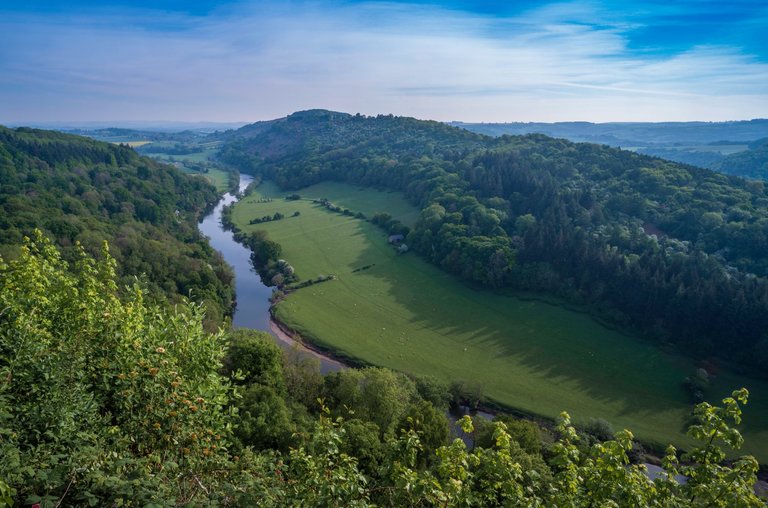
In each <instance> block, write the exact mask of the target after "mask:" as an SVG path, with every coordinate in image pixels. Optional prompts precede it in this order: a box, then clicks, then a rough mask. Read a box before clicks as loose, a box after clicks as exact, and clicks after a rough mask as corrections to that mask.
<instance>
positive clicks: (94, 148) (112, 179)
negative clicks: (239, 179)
mask: <svg viewBox="0 0 768 508" xmlns="http://www.w3.org/2000/svg"><path fill="white" fill-rule="evenodd" d="M217 200H218V194H217V192H216V190H215V189H214V188H213V187H212V186H211V185H209V184H208V183H206V182H205V181H204V180H203V179H200V178H190V177H187V176H185V175H183V174H182V173H180V172H179V171H178V170H177V169H176V168H174V167H172V166H169V165H164V164H159V163H156V162H154V161H153V160H151V159H148V158H146V157H141V156H139V155H138V154H137V153H136V152H135V151H134V150H132V149H131V148H128V147H127V146H119V145H115V144H109V143H103V142H99V141H94V140H92V139H88V138H83V137H80V136H73V135H69V134H63V133H60V132H53V131H44V130H37V129H30V128H18V129H8V128H5V127H0V253H2V254H3V255H4V257H8V256H10V257H13V256H14V255H15V254H14V253H15V252H16V249H18V246H19V245H21V243H22V238H23V237H24V236H31V235H32V232H33V230H34V229H35V228H39V229H41V230H43V232H44V233H45V234H47V235H48V236H49V237H51V238H53V239H55V241H56V242H57V243H58V244H59V245H60V246H61V247H62V248H63V249H64V250H63V252H64V255H65V256H66V257H76V253H75V248H74V245H75V243H76V242H80V243H81V244H82V245H83V246H84V247H85V248H86V249H87V250H88V251H90V252H91V253H93V254H98V253H99V252H100V249H101V245H102V243H103V241H105V240H107V241H108V242H109V244H110V251H111V253H112V255H113V256H114V257H115V258H116V259H117V261H118V262H119V266H120V268H121V275H122V276H123V277H124V280H125V282H130V281H131V278H132V276H141V277H143V279H144V280H145V283H146V284H147V285H148V286H149V287H150V288H152V289H154V290H155V294H156V295H157V296H163V295H164V297H167V298H170V299H171V300H176V299H178V298H179V296H190V295H191V296H192V298H193V299H194V300H196V301H200V302H205V303H206V305H207V307H208V311H209V318H210V319H211V322H212V324H213V323H216V322H221V320H222V319H223V317H224V315H225V314H227V313H229V312H230V311H231V306H232V298H233V295H232V288H231V282H232V281H231V277H232V275H231V273H230V270H229V268H228V267H227V266H226V265H225V263H224V262H223V260H222V259H221V258H220V256H219V255H218V254H217V253H216V252H215V251H213V249H211V247H210V246H209V245H208V243H207V242H206V241H205V240H204V239H203V238H202V237H201V236H200V234H199V232H198V230H197V219H198V217H199V215H200V214H201V213H202V212H203V211H204V210H205V209H206V208H207V207H209V206H210V205H211V204H213V203H215V202H216V201H217Z"/></svg>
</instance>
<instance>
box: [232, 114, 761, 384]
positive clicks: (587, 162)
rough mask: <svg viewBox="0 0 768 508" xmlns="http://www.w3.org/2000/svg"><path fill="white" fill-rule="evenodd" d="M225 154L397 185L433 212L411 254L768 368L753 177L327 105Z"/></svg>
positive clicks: (310, 175) (265, 128) (251, 135)
mask: <svg viewBox="0 0 768 508" xmlns="http://www.w3.org/2000/svg"><path fill="white" fill-rule="evenodd" d="M747 123H748V124H752V122H747ZM764 124H765V122H763V121H758V122H754V125H764ZM742 127H743V126H742ZM703 128H704V129H705V130H706V128H707V127H706V126H704V127H703ZM720 135H721V132H715V133H710V134H709V136H710V138H701V139H713V138H717V137H719V136H720ZM751 135H752V134H743V136H751ZM221 156H222V157H224V158H225V160H226V161H227V162H230V163H232V164H237V165H239V167H240V169H241V170H242V171H246V172H252V173H254V174H260V175H263V176H265V177H268V178H271V179H274V180H275V181H277V183H278V184H280V185H281V186H283V187H285V188H290V189H293V188H300V187H302V186H305V185H310V184H314V183H318V182H321V181H326V180H336V181H345V182H350V183H353V184H356V185H367V186H377V187H385V188H391V189H397V190H400V191H402V192H404V193H405V195H406V196H407V197H408V199H409V200H410V201H411V202H412V203H414V204H416V205H417V206H418V207H419V208H421V210H422V219H421V220H420V221H419V222H418V223H417V224H416V225H415V227H414V228H413V229H412V230H411V231H410V233H409V234H408V237H407V243H408V245H409V246H410V247H411V248H412V249H413V250H415V251H416V252H418V253H419V254H420V255H422V256H423V257H425V258H426V259H428V260H429V261H431V262H432V263H434V264H436V265H438V266H440V267H441V268H443V269H444V270H447V271H449V272H451V273H454V274H456V275H457V276H459V277H461V278H463V279H465V280H467V281H468V282H471V283H472V284H477V285H482V286H488V287H496V288H499V287H512V288H517V289H525V290H534V291H543V292H548V293H552V294H555V295H558V296H560V297H564V298H567V299H569V300H571V301H573V302H576V303H579V304H582V305H586V306H589V307H590V308H591V309H592V311H593V312H594V313H595V314H597V315H600V316H603V317H604V318H607V319H609V320H611V321H614V322H615V323H617V324H620V325H622V326H626V327H630V328H634V329H636V330H641V331H642V332H643V333H645V334H647V335H649V336H654V337H656V338H657V339H659V340H663V341H666V342H674V343H676V344H678V346H679V347H680V349H681V350H682V351H685V352H686V353H688V354H690V355H693V356H707V355H718V356H723V357H727V358H729V359H730V360H735V361H739V362H742V363H744V364H750V365H753V366H760V367H761V368H764V367H766V366H768V340H766V339H765V338H764V336H765V330H766V329H768V279H766V276H768V194H766V191H765V188H764V186H763V185H761V184H758V183H756V182H748V181H745V180H743V179H740V178H736V177H731V176H727V175H723V174H720V173H717V172H714V171H710V170H707V169H701V168H697V167H693V166H688V165H683V164H677V163H674V162H669V161H665V160H661V159H658V158H653V157H648V156H645V155H641V154H638V153H634V152H630V151H624V150H617V149H614V148H610V147H606V146H601V145H596V144H579V143H572V142H570V141H567V140H563V139H554V138H551V137H547V136H544V135H541V134H528V135H525V136H504V137H497V138H494V137H489V136H484V135H481V134H476V133H472V132H469V131H468V130H465V129H459V128H455V127H452V126H449V125H446V124H442V123H438V122H428V121H420V120H415V119H412V118H400V117H393V116H391V115H387V116H383V115H381V116H378V117H365V116H360V115H354V116H353V115H348V114H344V113H337V112H330V111H307V112H301V113H297V114H294V115H291V116H289V117H287V118H283V119H279V120H276V121H274V122H272V123H271V124H260V125H258V126H245V127H243V128H242V129H240V130H238V131H235V132H234V133H232V135H231V139H230V140H229V141H228V142H227V143H226V144H225V145H224V147H223V148H222V150H221ZM763 372H765V371H763Z"/></svg>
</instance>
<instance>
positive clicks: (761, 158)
mask: <svg viewBox="0 0 768 508" xmlns="http://www.w3.org/2000/svg"><path fill="white" fill-rule="evenodd" d="M714 169H716V170H718V171H722V172H723V173H727V174H729V175H738V176H743V177H746V178H755V179H759V180H766V179H768V138H763V139H759V140H757V141H755V142H753V143H750V145H749V150H747V151H744V152H739V153H735V154H733V155H729V156H728V157H726V158H724V159H723V160H722V161H720V162H719V163H718V164H717V166H716V167H715V168H714Z"/></svg>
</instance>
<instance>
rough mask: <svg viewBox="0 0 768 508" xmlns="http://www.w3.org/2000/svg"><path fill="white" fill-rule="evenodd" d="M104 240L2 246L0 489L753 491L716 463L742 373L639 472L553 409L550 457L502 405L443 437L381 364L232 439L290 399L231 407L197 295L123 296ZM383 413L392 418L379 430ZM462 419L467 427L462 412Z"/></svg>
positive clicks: (545, 502)
mask: <svg viewBox="0 0 768 508" xmlns="http://www.w3.org/2000/svg"><path fill="white" fill-rule="evenodd" d="M106 251H107V248H106V246H105V247H104V254H103V257H102V258H101V260H100V261H94V260H93V259H92V258H90V257H88V256H87V255H86V254H85V253H84V252H83V250H82V249H79V251H78V252H79V254H78V256H77V259H76V261H75V263H74V265H72V266H68V265H67V263H66V262H64V261H63V260H62V258H61V255H60V253H59V251H58V250H57V249H56V248H55V247H54V246H53V245H52V244H51V243H50V242H49V241H48V240H46V239H45V238H44V237H43V236H42V234H40V233H38V234H37V235H36V237H35V240H34V241H28V242H26V243H25V245H24V247H22V249H21V251H20V253H19V256H18V258H17V259H15V260H13V261H10V262H6V261H2V260H0V275H1V276H0V309H2V312H0V452H2V456H3V460H2V461H0V478H2V480H0V503H1V504H2V505H5V506H10V505H13V504H20V505H29V504H33V503H39V504H41V505H44V506H56V505H68V506H85V505H88V506H124V505H132V506H137V505H141V506H175V505H178V506H189V505H195V506H196V505H212V506H219V505H222V506H268V507H269V506H274V507H276V506H339V507H341V506H345V507H346V506H360V507H363V506H468V507H469V506H483V507H486V506H542V507H543V506H563V507H577V506H633V507H635V506H638V507H645V506H648V507H651V506H665V507H677V506H680V507H682V506H722V507H726V506H728V507H730V506H744V507H760V506H765V502H764V500H761V499H759V498H758V497H756V496H755V494H754V493H753V491H752V485H753V484H754V482H755V479H756V476H755V474H756V471H757V463H756V461H755V460H754V458H752V457H742V458H740V459H738V460H736V461H734V462H732V463H725V462H724V458H725V457H726V452H725V451H724V450H723V449H722V448H721V445H722V444H724V445H726V446H728V447H733V448H738V447H739V446H740V445H741V444H742V437H741V435H740V433H739V432H738V431H737V430H736V429H735V428H734V427H733V426H732V425H733V424H739V423H740V422H741V405H742V404H744V403H746V401H747V391H746V390H743V389H742V390H739V391H736V392H734V393H733V396H732V397H729V398H726V399H725V400H724V401H723V406H722V407H716V406H712V405H709V404H706V403H703V404H700V405H698V406H697V407H696V411H695V414H696V416H697V418H698V423H696V424H695V425H694V426H692V427H691V428H690V431H689V432H690V434H691V436H692V438H694V439H696V440H697V441H699V442H700V443H701V444H700V446H698V447H695V448H693V449H691V450H690V451H689V452H688V454H686V455H685V456H684V459H686V461H685V462H683V463H682V465H681V463H680V462H678V459H677V454H676V452H675V450H674V449H673V448H670V449H669V450H668V454H667V457H666V458H665V461H664V467H665V469H666V471H667V473H666V474H664V475H662V477H661V478H659V479H656V480H655V481H653V482H651V481H650V480H649V479H648V478H647V477H646V476H645V474H644V471H643V468H642V466H636V465H632V464H630V463H629V459H628V456H627V452H628V450H630V449H631V447H632V434H631V433H630V432H629V431H626V430H625V431H621V432H618V433H617V434H616V435H615V437H614V438H613V439H611V440H608V441H606V442H602V443H596V444H592V445H591V446H589V447H584V446H578V444H579V443H578V439H579V438H578V434H577V432H576V430H575V428H574V427H573V426H572V425H571V424H570V419H569V417H568V415H567V414H563V417H562V419H561V422H560V425H559V427H558V432H559V438H558V439H557V441H556V442H555V443H554V444H553V445H552V446H551V452H550V455H551V459H550V461H549V464H546V463H545V462H544V460H543V458H542V457H541V455H538V454H537V453H535V452H533V451H530V450H524V449H523V448H521V447H520V445H518V443H517V441H516V440H515V439H514V438H513V436H512V435H511V434H510V433H509V432H508V430H507V426H506V425H505V424H504V423H503V422H500V421H499V422H495V423H494V424H493V425H494V431H493V444H492V446H490V447H488V448H482V447H479V448H476V449H474V450H472V451H469V450H467V448H466V446H465V445H464V443H463V442H462V441H461V440H459V439H457V440H454V442H452V443H450V444H447V445H446V444H441V443H440V442H439V441H440V439H436V438H437V437H440V438H441V439H444V438H445V434H444V427H441V425H444V419H443V420H442V423H441V418H444V417H442V414H441V413H440V412H439V411H437V410H435V409H434V407H433V406H432V405H431V403H429V402H427V401H424V400H420V399H419V398H418V396H417V392H416V387H415V385H414V383H413V381H411V380H410V379H409V378H408V377H406V376H403V375H400V374H396V373H393V372H391V371H386V370H384V369H365V370H363V371H346V372H345V373H341V374H335V375H333V376H331V377H330V378H329V380H328V382H327V386H326V387H325V389H326V390H327V391H328V393H330V394H331V395H332V396H333V398H334V400H335V401H337V402H338V403H346V402H350V403H351V405H348V406H347V407H346V408H344V407H341V408H336V409H335V411H336V412H337V413H341V412H346V413H352V412H353V411H354V415H355V418H354V419H351V420H346V421H345V420H344V419H343V418H342V417H341V416H336V417H334V416H333V411H332V410H331V409H329V408H328V407H326V406H325V405H324V404H321V409H320V415H319V418H318V420H317V421H316V423H315V425H314V426H313V428H312V429H310V430H309V431H308V432H306V433H301V435H300V436H297V437H299V438H300V439H298V440H297V441H296V442H295V444H294V446H293V447H291V448H290V450H289V451H287V452H280V451H277V450H274V449H271V450H265V451H262V452H254V451H253V449H251V448H247V447H246V448H242V449H240V448H238V450H237V455H234V454H233V452H234V450H230V446H229V440H230V438H231V435H232V431H231V429H232V427H234V426H239V429H238V432H243V433H244V434H245V435H247V439H244V441H249V440H250V441H251V442H254V444H257V445H258V446H278V447H283V446H285V445H284V444H282V443H280V440H281V439H283V438H285V437H286V436H287V432H288V430H289V426H290V422H289V419H288V415H289V410H288V404H289V401H287V400H286V399H284V398H283V397H281V396H280V394H279V393H278V391H276V390H275V389H274V388H272V387H270V386H268V385H264V384H259V383H258V382H254V383H253V384H251V385H249V386H247V387H246V388H245V389H244V390H243V394H242V398H241V399H239V400H238V404H239V405H240V406H241V407H242V408H243V413H244V414H243V415H242V416H240V415H238V413H237V412H236V411H231V410H227V409H226V408H227V407H228V405H229V404H230V403H231V402H232V399H231V395H232V392H231V389H230V387H229V386H228V385H227V383H226V382H225V381H224V379H223V378H222V377H220V376H219V374H218V372H219V370H220V369H221V368H222V365H221V362H220V359H221V358H222V356H223V355H224V352H225V345H226V343H225V338H224V336H223V334H214V335H212V334H207V333H205V332H204V330H203V328H202V316H201V314H200V307H199V306H190V305H180V306H178V307H177V308H176V309H174V310H168V309H166V308H164V307H157V306H155V305H153V304H151V303H148V302H147V301H146V300H145V298H144V297H145V293H144V292H143V291H142V290H141V289H140V288H137V287H134V288H133V289H131V290H130V291H128V292H127V295H126V296H125V297H124V298H122V299H121V298H120V296H119V294H118V290H117V277H116V273H115V263H114V260H112V258H110V257H109V256H108V254H107V252H106ZM261 339H262V337H258V336H256V337H254V336H252V335H248V334H240V335H236V338H235V340H233V342H232V344H233V345H232V347H231V348H230V350H229V352H230V354H231V353H232V351H233V349H234V347H235V344H237V347H240V348H242V350H243V351H246V352H248V354H251V355H254V357H255V359H256V361H257V363H259V362H260V361H261V360H259V359H258V358H256V357H258V352H259V351H261V350H262V349H260V348H259V346H258V345H257V346H255V347H253V346H254V343H256V344H258V343H259V341H260V340H261ZM264 350H266V349H264ZM265 356H266V357H267V358H269V357H270V353H265ZM268 363H269V362H268ZM270 369H274V366H273V365H271V364H270ZM270 369H267V370H268V371H269V370H270ZM253 379H258V376H256V377H254V378H253ZM266 379H268V378H266ZM269 382H271V383H273V384H277V383H276V382H274V381H269ZM293 384H294V383H293V382H291V383H288V386H289V391H290V390H291V389H292V387H293ZM406 404H407V406H406ZM393 416H394V417H395V421H397V422H400V423H401V424H402V425H401V429H402V430H400V432H399V433H396V432H394V431H390V430H386V431H385V432H384V433H383V434H382V432H381V430H382V429H389V428H390V426H391V425H392V421H393ZM459 423H460V425H461V426H462V428H463V429H464V430H465V431H466V432H470V433H471V432H472V431H473V422H472V420H471V419H470V418H469V417H464V418H462V419H461V420H460V422H459ZM430 450H434V451H430ZM675 474H683V475H685V476H686V477H687V478H688V482H687V483H684V484H679V483H677V482H676V481H675V480H674V479H673V475H675Z"/></svg>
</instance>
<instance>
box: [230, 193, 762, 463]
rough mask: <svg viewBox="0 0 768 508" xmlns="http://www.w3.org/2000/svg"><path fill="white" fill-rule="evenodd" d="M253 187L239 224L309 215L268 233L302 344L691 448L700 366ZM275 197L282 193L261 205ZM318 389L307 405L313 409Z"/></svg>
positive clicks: (716, 383) (285, 308) (287, 312)
mask: <svg viewBox="0 0 768 508" xmlns="http://www.w3.org/2000/svg"><path fill="white" fill-rule="evenodd" d="M320 191H322V193H323V194H328V195H342V194H344V193H345V192H352V191H354V195H355V196H356V199H357V200H358V202H365V201H366V200H365V199H364V196H365V195H368V196H369V198H368V199H367V201H369V202H371V203H379V202H383V201H385V200H386V199H392V200H393V201H394V202H396V201H397V200H396V198H397V197H398V196H400V194H399V193H394V192H391V193H387V192H380V191H376V190H374V189H365V190H364V191H361V190H360V189H357V188H354V187H351V186H349V185H342V184H335V183H332V182H331V183H326V184H323V185H322V187H320V188H319V190H318V192H320ZM256 192H257V193H256V194H253V195H250V196H248V197H246V198H245V199H244V200H243V201H241V202H240V203H238V204H237V205H236V206H235V207H234V213H233V220H234V221H235V222H236V223H237V224H239V225H240V227H242V228H243V229H244V231H250V230H251V228H255V227H259V228H261V227H262V226H248V225H247V221H248V219H249V218H250V217H252V216H254V215H256V214H258V215H264V214H265V213H270V214H271V213H274V212H275V211H277V210H280V211H285V212H290V211H291V210H293V209H294V208H299V209H300V210H301V211H302V213H301V216H300V217H298V218H296V219H292V220H284V221H282V222H281V223H279V224H278V223H275V224H270V225H266V226H265V227H264V229H265V230H266V231H267V233H268V235H269V238H270V239H272V240H274V241H275V242H277V243H279V244H280V245H281V246H282V247H283V253H282V254H281V255H282V256H283V257H284V258H285V259H286V260H288V261H290V264H291V265H292V266H293V267H295V269H296V270H295V273H296V274H297V276H299V277H301V279H302V282H300V283H293V284H290V285H288V286H287V290H288V295H287V296H285V298H283V299H280V300H279V303H277V305H276V306H275V307H274V313H275V316H276V317H277V319H278V320H280V321H282V322H283V323H285V324H286V325H288V326H290V327H291V328H292V329H293V330H296V331H298V332H299V333H300V334H301V336H302V337H303V338H304V339H305V340H308V341H311V342H312V343H313V344H315V345H318V346H320V347H322V348H327V349H329V350H332V351H335V352H337V353H338V354H341V355H343V356H346V357H350V358H354V359H359V360H362V361H363V362H365V363H368V364H373V365H379V366H383V367H388V368H392V369H395V370H399V371H401V372H407V373H409V374H424V375H431V376H434V377H435V378H437V379H438V380H440V381H441V382H443V383H447V381H448V380H449V379H454V380H457V379H458V380H461V379H464V380H467V383H466V384H467V385H469V386H468V388H469V387H473V388H479V389H480V390H479V392H480V395H482V396H484V397H485V398H487V399H489V400H492V401H494V402H495V403H498V404H501V405H502V406H507V407H514V408H516V409H518V410H521V411H525V412H527V413H529V414H532V415H541V416H545V417H548V418H555V417H556V416H557V415H558V414H559V412H560V411H561V410H562V409H563V408H567V409H568V410H569V411H571V412H572V414H573V415H574V417H575V418H578V419H579V420H580V421H583V420H585V419H586V418H588V417H591V416H594V417H602V418H605V419H607V420H609V421H610V422H611V423H612V424H613V425H615V426H616V427H617V428H631V429H633V431H635V433H636V435H637V436H638V437H639V438H640V439H641V440H643V441H649V440H652V441H654V442H662V443H666V442H671V443H675V444H676V445H680V446H685V445H687V440H686V437H685V435H684V428H685V422H686V420H687V418H688V416H689V413H690V407H691V403H690V401H689V399H688V398H687V397H686V396H685V393H684V391H683V390H682V389H681V381H682V380H683V378H685V377H686V376H688V375H690V374H691V373H693V372H695V369H696V366H695V364H694V363H693V362H688V361H686V360H685V359H684V358H680V357H679V356H676V355H670V354H667V353H665V352H661V351H659V350H658V349H657V347H656V346H654V344H652V343H651V342H650V341H641V340H636V339H634V338H633V337H628V336H627V335H625V334H622V333H620V332H619V331H617V330H614V329H611V328H609V327H606V326H603V325H601V324H600V323H597V322H595V321H594V320H592V319H590V317H589V316H588V315H587V314H586V313H584V312H579V311H578V310H577V309H576V310H575V309H572V308H570V307H569V306H567V305H564V304H563V302H562V301H558V300H555V299H551V300H544V301H542V299H541V298H540V296H539V295H536V296H534V297H533V298H529V297H526V296H522V297H517V296H515V295H507V294H498V293H493V292H490V291H479V290H477V289H476V288H473V287H468V286H467V285H465V284H462V283H461V282H460V281H458V280H457V279H456V278H455V277H451V276H450V275H448V274H445V273H444V272H441V271H440V270H439V269H437V268H436V267H434V266H430V265H429V264H427V263H426V262H425V261H424V260H423V259H421V258H420V257H418V256H399V257H398V256H397V255H396V254H395V252H394V250H393V249H391V247H390V246H389V245H387V238H386V236H385V235H384V234H383V233H382V232H381V231H380V230H379V229H378V228H377V227H374V226H373V225H371V224H370V223H368V222H364V221H361V220H355V219H352V218H347V217H344V216H342V215H339V214H332V213H328V212H327V211H325V210H324V209H322V208H320V207H317V206H313V205H312V203H311V202H310V201H307V200H302V201H296V202H292V203H288V202H285V200H283V199H282V196H283V194H282V193H280V192H279V191H277V190H275V189H274V187H273V185H272V184H271V183H270V182H266V183H264V184H262V185H261V186H259V187H258V189H257V191H256ZM302 192H304V191H302ZM267 197H272V198H273V200H272V201H271V202H263V203H262V202H259V201H260V200H261V199H266V198H267ZM400 197H401V196H400ZM377 208H378V206H377ZM401 213H405V212H404V211H403V210H401ZM329 273H330V274H335V276H333V277H330V280H328V282H324V283H322V284H312V285H310V284H308V282H309V281H315V280H319V279H317V278H316V277H315V276H316V275H317V274H329ZM305 284H306V285H305ZM339 323H344V325H343V326H340V325H339ZM446 339H448V340H446ZM766 351H768V348H767V349H766ZM534 358H535V360H534ZM478 365H481V366H482V368H478V367H477V366H478ZM545 365H546V366H548V367H547V368H543V367H544V366H545ZM553 371H556V372H558V373H559V375H556V376H553V375H552V372H553ZM473 385H475V386H473ZM737 385H738V386H741V385H746V386H750V388H752V389H753V390H760V389H762V388H761V387H762V386H763V383H761V382H759V381H756V380H754V379H748V378H746V377H743V376H735V375H733V374H732V373H730V372H728V371H727V370H726V369H721V371H720V375H718V376H717V378H713V379H712V381H711V386H710V388H709V390H708V395H709V394H711V396H715V397H716V396H718V395H719V394H721V393H728V390H729V388H730V387H732V386H737ZM475 391H477V390H475ZM422 396H423V397H426V395H424V393H422ZM317 397H318V394H317V393H315V394H314V395H311V396H310V397H308V398H307V399H304V400H305V401H306V402H305V403H306V404H307V405H309V406H310V407H315V405H316V403H315V399H316V398H317ZM473 398H475V399H477V397H473ZM466 400H469V397H468V398H467V399H466ZM708 400H709V399H708ZM432 402H433V403H435V404H439V403H438V402H437V401H435V400H433V401H432ZM766 402H768V401H763V400H762V399H757V400H756V403H755V404H754V407H751V408H750V409H751V412H752V414H753V415H754V419H753V422H754V423H753V425H752V426H751V427H750V428H749V429H747V430H746V431H745V434H748V435H750V436H754V437H751V438H750V439H749V440H748V446H749V452H750V453H753V454H756V455H757V456H758V457H759V458H762V457H763V456H764V455H765V454H766V453H767V452H768V446H767V445H768V441H766V440H765V439H764V436H763V434H762V432H763V431H764V429H765V426H764V425H762V424H761V422H763V421H765V418H766V415H768V403H766ZM628 408H632V410H627V409H628ZM659 408H663V409H661V410H659Z"/></svg>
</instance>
